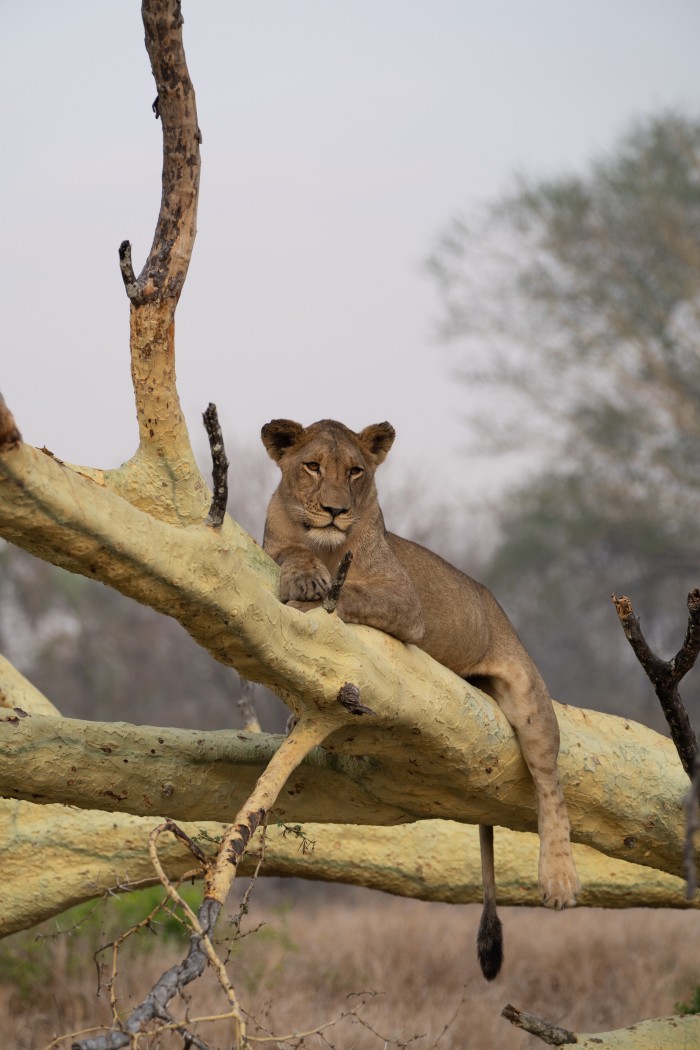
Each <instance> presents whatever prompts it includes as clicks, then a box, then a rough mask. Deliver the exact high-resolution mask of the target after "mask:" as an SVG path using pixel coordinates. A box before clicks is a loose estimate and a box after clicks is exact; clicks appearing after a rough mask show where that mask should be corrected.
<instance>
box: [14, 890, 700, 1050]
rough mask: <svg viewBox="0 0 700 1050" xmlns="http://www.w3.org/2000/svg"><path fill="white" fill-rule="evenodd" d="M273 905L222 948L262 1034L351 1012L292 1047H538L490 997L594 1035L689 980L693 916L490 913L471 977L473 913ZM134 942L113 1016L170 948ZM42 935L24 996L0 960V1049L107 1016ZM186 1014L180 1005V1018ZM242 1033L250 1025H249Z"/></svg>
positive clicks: (694, 954)
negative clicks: (502, 944) (492, 970)
mask: <svg viewBox="0 0 700 1050" xmlns="http://www.w3.org/2000/svg"><path fill="white" fill-rule="evenodd" d="M287 898H288V899H289V894H288V893H287ZM274 900H275V897H274V896H273V895H271V894H270V893H268V892H265V890H264V888H263V889H262V892H261V893H259V895H258V901H257V903H256V902H255V900H254V902H253V908H252V911H251V915H250V916H249V917H248V928H249V929H250V928H253V927H254V926H256V925H257V923H259V922H260V921H262V920H264V921H265V925H264V926H263V927H262V928H261V929H260V930H259V931H258V932H256V933H253V934H251V935H250V936H247V937H245V938H244V939H243V940H242V941H240V942H238V943H237V944H235V945H234V946H233V949H232V956H231V959H230V962H229V972H230V974H231V976H232V977H233V979H234V981H235V983H236V986H237V989H238V992H239V995H240V998H241V1001H242V1003H243V1004H244V1006H245V1007H246V1009H247V1010H248V1011H249V1012H250V1014H251V1016H252V1017H254V1018H256V1019H257V1021H258V1022H259V1024H260V1025H261V1026H262V1028H263V1029H264V1030H265V1031H266V1032H274V1033H276V1034H278V1035H282V1034H289V1033H293V1032H300V1031H303V1030H308V1029H313V1028H316V1027H317V1026H320V1025H321V1024H323V1023H324V1022H327V1021H329V1020H332V1019H333V1018H337V1017H338V1016H339V1015H340V1014H342V1013H344V1012H347V1011H348V1010H351V1009H353V1008H356V1009H357V1014H356V1015H355V1016H352V1017H346V1018H345V1019H344V1020H343V1021H341V1022H339V1023H338V1024H336V1025H334V1026H333V1027H330V1028H326V1029H324V1030H323V1033H322V1034H320V1035H311V1036H308V1037H306V1038H305V1039H304V1041H303V1046H304V1047H309V1048H316V1047H318V1048H327V1047H328V1046H332V1047H335V1048H337V1050H384V1048H385V1047H387V1046H388V1047H391V1046H405V1045H407V1044H408V1045H410V1046H411V1047H412V1048H413V1050H428V1048H430V1047H435V1046H436V1045H437V1047H438V1048H439V1050H456V1048H460V1050H462V1048H469V1047H478V1048H479V1050H490V1048H494V1050H500V1048H501V1047H508V1048H526V1047H541V1046H542V1045H543V1044H542V1043H539V1042H538V1041H536V1040H533V1039H532V1038H531V1037H528V1036H525V1035H523V1034H522V1033H520V1032H518V1031H517V1030H515V1029H513V1028H511V1026H510V1025H509V1024H508V1023H507V1022H506V1021H504V1020H502V1019H501V1018H500V1011H501V1009H502V1007H503V1006H504V1005H505V1004H506V1003H508V1002H511V1003H513V1004H514V1005H516V1006H519V1007H521V1008H523V1009H527V1010H530V1011H532V1012H534V1013H537V1014H540V1015H541V1016H544V1017H547V1018H548V1019H549V1020H552V1021H554V1022H556V1023H558V1024H561V1025H563V1026H565V1027H567V1028H572V1029H577V1030H579V1031H589V1032H590V1031H602V1030H606V1029H609V1028H613V1027H618V1026H623V1025H626V1024H629V1023H631V1022H632V1021H634V1020H638V1019H640V1018H643V1017H652V1016H657V1015H661V1014H665V1013H669V1012H672V1011H673V1009H674V1007H675V1004H676V1003H677V1002H678V1001H679V1000H685V999H688V998H689V996H690V995H691V993H692V991H693V989H694V987H695V986H696V984H698V983H699V982H700V936H698V935H699V934H700V914H694V913H687V912H685V913H684V912H671V911H646V910H645V911H642V910H633V911H627V912H602V911H595V910H583V909H582V910H578V911H574V912H571V913H566V914H563V915H552V914H550V913H548V912H545V911H544V910H543V909H536V910H520V909H504V911H503V919H504V924H505V927H506V951H507V957H506V963H505V965H504V969H503V972H502V974H501V976H500V977H499V978H498V980H497V981H496V982H495V983H494V984H491V985H487V984H486V983H485V982H484V981H483V980H482V978H481V976H480V974H479V971H478V967H477V964H476V960H475V949H474V940H475V936H476V924H477V921H478V909H477V908H474V907H469V908H460V907H454V906H450V905H441V904H426V903H423V902H420V901H411V900H401V899H395V898H390V897H386V896H384V895H381V894H378V893H373V892H371V891H360V890H349V891H348V892H347V893H344V894H339V893H334V894H333V893H331V894H329V893H327V892H325V891H323V890H322V889H319V891H318V893H313V892H311V891H309V890H308V889H305V890H304V891H302V892H301V893H300V896H299V898H298V899H297V900H296V902H294V903H292V905H291V907H289V908H288V909H284V908H280V907H279V905H278V906H275V904H274ZM223 934H224V936H225V934H226V930H225V928H224V930H223ZM147 936H148V935H147ZM150 940H151V943H152V950H151V951H144V950H143V949H141V950H137V951H125V952H124V955H123V957H122V960H121V964H120V971H121V976H120V978H119V983H118V987H119V991H120V995H121V1007H122V1009H124V1010H126V1009H127V1008H128V1006H129V1005H130V1004H131V1005H134V1004H135V1003H136V1002H138V1000H139V999H140V997H141V996H142V995H143V993H144V992H145V991H146V990H147V989H148V987H149V985H150V983H151V982H152V981H153V980H154V979H155V978H156V977H158V976H159V975H160V973H161V972H162V971H163V970H164V969H166V968H167V967H168V966H170V965H171V964H172V963H173V962H174V961H176V959H177V958H179V957H180V956H181V955H182V953H183V949H182V947H181V946H179V945H177V944H175V943H174V942H173V941H172V940H170V941H162V940H156V939H155V938H151V939H150ZM42 945H43V947H42V951H44V949H45V951H46V952H48V953H50V968H49V976H48V977H47V976H46V974H44V975H43V976H42V977H41V979H40V981H39V984H38V986H37V987H35V988H34V989H29V988H25V991H24V996H22V995H21V994H20V992H19V991H18V990H17V987H16V985H15V984H14V983H13V982H12V981H11V980H10V979H9V978H10V976H11V975H10V974H9V973H8V972H7V969H8V964H7V961H6V962H5V963H4V964H3V972H0V1024H1V1026H2V1027H1V1029H0V1030H1V1031H2V1033H3V1036H2V1045H3V1046H6V1047H10V1048H13V1050H41V1048H43V1047H45V1046H47V1044H48V1043H49V1041H50V1040H51V1038H52V1037H53V1036H56V1035H58V1034H67V1033H70V1032H74V1031H76V1030H78V1029H81V1028H85V1027H88V1026H90V1025H93V1024H97V1023H100V1022H102V1021H104V1020H106V1019H107V1018H108V1016H109V1011H108V1009H107V1005H106V1003H105V998H106V997H105V995H104V994H102V995H101V996H100V998H99V999H98V998H96V994H95V992H96V979H95V969H94V967H93V964H92V962H91V959H90V954H91V950H90V947H89V945H88V944H87V941H86V943H85V944H84V945H82V947H81V935H80V934H77V935H73V937H72V939H69V938H67V937H62V938H58V939H56V940H53V941H49V942H42ZM222 951H226V948H225V947H223V948H222ZM358 993H367V994H365V995H359V994H358ZM372 993H375V994H372ZM363 1003H364V1005H362V1004H363ZM187 1009H188V1006H187V1004H186V1003H182V1004H180V1011H181V1015H182V1014H184V1012H185V1011H186V1010H187ZM189 1009H190V1011H191V1014H192V1015H194V1014H200V1015H201V1014H207V1013H210V1012H211V1013H217V1012H219V1011H221V1010H223V1009H224V1003H223V1000H222V997H221V995H220V994H219V993H218V992H217V989H216V986H215V984H214V982H213V981H212V980H211V975H207V978H206V980H204V981H203V982H202V986H201V987H199V988H197V990H196V992H194V994H193V997H192V1001H191V1003H190V1005H189ZM360 1019H361V1020H360ZM365 1025H369V1026H370V1027H369V1028H368V1027H365ZM446 1026H447V1029H446ZM198 1030H199V1032H200V1034H201V1036H202V1038H204V1039H205V1040H206V1042H207V1043H208V1044H209V1045H210V1046H211V1047H212V1048H215V1050H227V1048H229V1047H230V1046H231V1041H230V1029H227V1028H226V1025H224V1024H222V1023H218V1024H211V1023H208V1024H205V1025H201V1026H199V1029H198ZM250 1031H251V1034H258V1035H260V1034H264V1033H263V1032H260V1031H256V1030H255V1026H254V1025H251V1029H250ZM60 1045H61V1048H65V1047H67V1046H69V1045H70V1041H67V1042H63V1043H61V1044H60ZM141 1045H142V1047H143V1050H147V1048H149V1050H155V1048H156V1047H157V1048H159V1050H166V1048H167V1050H171V1048H172V1050H174V1048H175V1047H177V1048H178V1050H179V1048H181V1047H182V1045H183V1044H182V1038H181V1037H175V1036H167V1037H165V1036H161V1037H160V1038H158V1039H152V1040H150V1041H149V1040H146V1039H144V1040H143V1042H142V1044H141ZM263 1045H264V1044H263ZM267 1045H268V1046H271V1047H273V1048H277V1047H281V1046H285V1047H286V1046H296V1045H301V1044H300V1043H299V1041H298V1040H297V1041H294V1040H290V1041H287V1042H280V1041H278V1040H274V1041H272V1042H270V1043H268V1044H267Z"/></svg>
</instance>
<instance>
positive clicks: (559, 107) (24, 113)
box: [0, 0, 700, 485]
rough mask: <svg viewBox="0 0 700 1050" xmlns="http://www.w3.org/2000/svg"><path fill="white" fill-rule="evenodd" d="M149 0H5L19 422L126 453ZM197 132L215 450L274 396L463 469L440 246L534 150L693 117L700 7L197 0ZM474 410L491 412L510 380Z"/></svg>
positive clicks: (196, 306) (8, 384) (1, 270)
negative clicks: (434, 255) (441, 299)
mask: <svg viewBox="0 0 700 1050" xmlns="http://www.w3.org/2000/svg"><path fill="white" fill-rule="evenodd" d="M139 7H140V5H139V4H138V3H137V2H136V0H132V2H126V0H99V2H95V0H65V2H62V3H56V0H32V2H27V0H2V3H1V4H0V79H1V80H2V97H3V99H4V104H3V110H2V123H3V125H4V127H3V142H4V147H3V149H2V164H1V165H0V191H1V194H2V197H1V199H2V202H3V203H2V211H3V222H2V234H3V236H2V251H1V252H0V276H1V281H0V289H1V292H0V295H1V296H2V318H3V320H2V336H1V339H2V343H1V350H0V361H1V364H2V369H1V372H0V390H2V392H3V394H4V396H5V398H6V400H7V402H8V404H9V406H10V408H11V409H12V411H13V412H14V414H15V418H16V420H17V423H18V425H19V427H20V430H21V431H22V433H23V436H24V438H25V440H27V441H29V442H31V443H33V444H36V445H44V444H46V445H47V446H48V447H49V448H51V449H52V450H53V451H54V452H55V453H56V454H57V455H59V456H60V457H62V458H64V459H67V460H68V461H71V462H76V463H87V464H91V465H95V466H113V465H116V464H118V463H120V462H122V461H123V460H124V459H126V458H128V457H129V456H130V455H131V454H132V452H133V450H134V445H135V438H136V425H135V418H134V408H133V399H132V393H131V387H130V377H129V361H128V304H127V299H126V296H125V293H124V290H123V285H122V281H121V277H120V274H119V268H118V263H117V247H118V245H119V243H120V242H121V241H122V240H123V239H124V238H129V239H130V240H131V241H132V244H133V251H134V264H135V268H136V269H137V272H138V270H140V268H141V266H142V265H143V261H144V259H145V256H146V254H147V252H148V249H149V247H150V243H151V239H152V234H153V228H154V224H155V219H156V216H157V209H158V203H159V199H160V162H161V133H160V125H159V124H158V123H157V122H156V121H155V120H154V119H153V115H152V113H151V108H150V107H151V102H152V101H153V98H154V94H155V92H154V86H153V81H152V79H151V74H150V68H149V64H148V58H147V55H146V52H145V49H144V47H143V28H142V25H141V20H140V10H139ZM183 12H184V16H185V30H184V31H185V48H186V53H187V57H188V63H189V68H190V73H191V76H192V80H193V82H194V86H195V91H196V95H197V104H198V111H199V123H200V127H201V129H202V132H203V136H204V142H203V147H202V164H203V168H202V182H201V195H200V208H199V221H198V237H197V242H196V245H195V252H194V258H193V262H192V265H191V268H190V274H189V277H188V280H187V283H186V285H185V290H184V293H183V297H182V300H181V302H180V306H179V308H178V314H177V337H176V347H177V362H178V376H179V389H180V396H181V399H182V402H183V406H184V409H185V413H186V415H187V418H188V422H189V425H190V429H191V431H192V432H193V435H196V443H197V445H198V446H203V439H202V438H201V437H200V433H201V411H202V410H203V408H204V407H206V405H207V403H208V402H209V401H210V400H214V401H215V402H216V403H217V405H218V407H219V413H220V418H221V420H222V424H223V427H224V433H225V434H226V435H227V436H228V437H229V440H230V441H231V442H232V443H233V442H236V443H241V444H249V445H250V444H255V443H257V441H258V435H259V431H260V427H261V425H262V424H263V423H264V422H266V421H267V420H268V419H270V418H272V417H275V416H288V417H292V418H296V419H298V420H300V421H301V422H303V423H309V422H312V421H313V420H315V419H318V418H322V417H324V416H333V417H335V418H338V419H341V420H343V421H344V422H346V423H347V424H348V425H350V426H352V427H353V428H357V429H359V428H361V427H363V426H365V425H366V424H367V423H370V422H375V421H380V420H383V419H388V420H390V421H391V422H392V423H393V424H394V426H395V427H396V429H397V432H398V439H397V443H396V445H395V450H394V452H393V453H392V459H393V460H394V464H395V467H394V469H395V470H398V471H400V472H408V471H409V470H412V469H414V468H417V469H418V470H419V471H420V472H421V473H422V474H424V475H428V476H430V475H432V476H433V478H434V480H435V483H436V485H440V484H444V483H445V482H446V480H447V478H448V476H449V473H450V471H451V470H453V469H456V470H457V471H458V473H459V475H460V477H461V478H462V479H463V481H464V484H465V485H468V483H469V480H470V477H471V473H470V466H469V463H468V462H467V460H466V458H465V457H464V455H463V451H462V448H461V446H462V443H463V440H464V429H463V425H462V423H461V415H462V413H464V412H465V411H470V412H473V411H475V410H476V409H475V405H474V403H473V402H468V401H466V400H465V396H464V391H463V389H462V388H460V387H459V385H458V384H455V383H454V381H453V380H452V379H451V377H450V369H449V361H450V357H449V355H448V353H447V352H446V351H445V349H444V348H443V347H441V346H440V344H439V343H438V342H437V340H436V338H435V334H434V333H435V328H436V322H437V318H438V316H439V303H438V299H437V295H436V292H435V289H434V288H433V286H432V284H431V282H430V280H429V279H428V278H427V276H426V275H425V273H424V271H423V269H422V266H423V261H424V259H425V257H426V255H427V254H428V252H429V251H430V248H431V246H432V244H433V243H434V241H435V239H436V238H437V237H438V235H439V233H440V231H441V229H443V228H444V226H445V224H446V222H447V221H448V220H449V218H450V217H451V216H452V215H454V214H455V213H466V214H468V213H469V211H470V210H471V209H472V208H474V207H475V206H476V205H477V204H478V202H479V201H482V200H484V199H487V198H489V197H491V196H493V195H497V194H498V193H499V192H502V191H503V190H505V189H507V187H508V185H509V181H510V179H511V178H512V175H513V173H514V172H515V171H524V172H527V173H529V174H535V175H536V174H542V175H545V174H556V173H561V172H564V171H565V170H570V169H576V168H578V169H581V168H582V167H583V166H584V165H585V164H586V162H587V161H588V160H589V159H590V158H591V157H593V156H594V155H595V154H596V153H599V152H600V151H601V150H604V149H606V148H607V147H609V146H610V144H611V143H612V142H613V141H614V139H615V138H616V136H617V135H619V133H620V132H621V131H623V130H624V129H625V127H626V126H627V125H628V123H629V121H630V120H631V119H632V118H634V117H638V116H640V115H643V114H645V113H648V112H651V111H654V110H658V109H660V108H662V107H678V108H680V109H682V110H683V111H685V112H686V113H697V112H699V111H700V78H699V77H698V41H700V3H698V2H697V0H654V2H652V0H490V2H488V3H484V2H483V0H478V2H477V0H420V2H419V0H325V2H323V0H257V2H255V3H251V2H248V3H245V4H244V3H241V2H239V0H183ZM493 398H494V400H493V401H492V402H491V403H488V404H484V403H483V398H482V399H481V403H480V404H479V409H480V410H481V411H486V412H490V413H493V412H498V411H499V405H498V395H497V393H494V395H493Z"/></svg>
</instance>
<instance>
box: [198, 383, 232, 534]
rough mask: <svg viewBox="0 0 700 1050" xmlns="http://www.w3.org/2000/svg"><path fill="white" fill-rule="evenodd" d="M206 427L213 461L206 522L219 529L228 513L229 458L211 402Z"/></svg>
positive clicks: (217, 417) (206, 414) (205, 421)
mask: <svg viewBox="0 0 700 1050" xmlns="http://www.w3.org/2000/svg"><path fill="white" fill-rule="evenodd" d="M202 419H203V420H204V429H205V430H206V432H207V437H208V438H209V448H210V450H211V461H212V482H213V490H214V491H213V494H212V500H211V507H210V508H209V513H208V514H207V518H206V524H207V525H211V526H212V527H213V528H215V529H218V528H220V526H221V523H222V522H223V520H224V515H225V514H226V504H227V502H228V459H227V458H226V450H225V448H224V438H223V434H222V433H221V426H220V425H219V415H218V412H217V411H216V405H215V404H213V403H212V402H210V403H209V405H208V406H207V409H206V411H205V412H203V413H202Z"/></svg>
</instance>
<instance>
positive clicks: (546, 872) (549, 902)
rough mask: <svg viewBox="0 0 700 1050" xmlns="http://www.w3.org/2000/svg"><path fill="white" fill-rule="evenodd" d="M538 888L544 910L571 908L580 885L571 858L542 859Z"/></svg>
mask: <svg viewBox="0 0 700 1050" xmlns="http://www.w3.org/2000/svg"><path fill="white" fill-rule="evenodd" d="M539 888H540V894H541V896H542V902H543V904H544V905H545V907H546V908H556V910H557V911H560V910H561V909H562V908H573V907H574V905H575V904H576V895H577V894H578V892H579V890H580V889H581V883H580V882H579V880H578V875H577V874H576V868H575V867H574V861H573V857H571V855H569V856H568V857H561V858H552V859H549V858H542V859H541V860H540V870H539Z"/></svg>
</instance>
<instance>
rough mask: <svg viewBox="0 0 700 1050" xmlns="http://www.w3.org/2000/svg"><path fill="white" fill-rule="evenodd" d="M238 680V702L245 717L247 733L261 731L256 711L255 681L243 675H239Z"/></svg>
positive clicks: (244, 725) (244, 724)
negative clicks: (250, 680)
mask: <svg viewBox="0 0 700 1050" xmlns="http://www.w3.org/2000/svg"><path fill="white" fill-rule="evenodd" d="M238 681H239V682H240V693H239V694H238V699H237V701H236V703H237V705H238V710H239V711H240V713H241V717H242V719H243V728H244V729H245V731H246V733H260V732H261V729H260V722H259V721H258V716H257V714H256V713H255V683H254V682H249V681H248V679H247V678H244V677H243V675H239V676H238Z"/></svg>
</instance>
